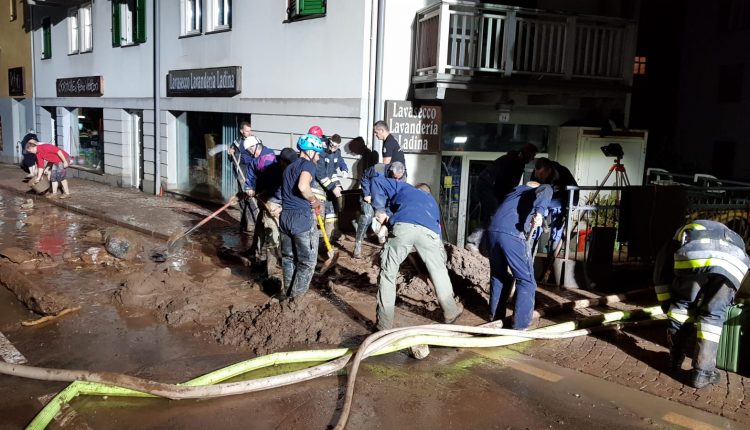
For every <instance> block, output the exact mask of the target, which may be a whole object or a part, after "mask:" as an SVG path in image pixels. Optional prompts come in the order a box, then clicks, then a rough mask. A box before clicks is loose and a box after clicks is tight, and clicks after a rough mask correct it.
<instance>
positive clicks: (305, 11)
mask: <svg viewBox="0 0 750 430" xmlns="http://www.w3.org/2000/svg"><path fill="white" fill-rule="evenodd" d="M286 14H287V16H288V17H289V20H290V21H293V20H299V19H303V18H317V17H320V16H324V15H325V14H326V0H289V3H288V7H287V9H286Z"/></svg>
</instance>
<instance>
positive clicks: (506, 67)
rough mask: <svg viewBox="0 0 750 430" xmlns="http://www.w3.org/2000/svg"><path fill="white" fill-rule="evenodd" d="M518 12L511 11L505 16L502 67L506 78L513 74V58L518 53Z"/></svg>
mask: <svg viewBox="0 0 750 430" xmlns="http://www.w3.org/2000/svg"><path fill="white" fill-rule="evenodd" d="M517 23H518V20H517V19H516V11H514V10H510V11H508V12H507V13H506V14H505V25H504V26H503V31H504V32H505V33H504V34H503V54H502V55H503V58H502V62H501V66H500V67H502V69H503V75H504V76H510V75H511V74H512V73H513V57H514V56H515V52H516V24H517Z"/></svg>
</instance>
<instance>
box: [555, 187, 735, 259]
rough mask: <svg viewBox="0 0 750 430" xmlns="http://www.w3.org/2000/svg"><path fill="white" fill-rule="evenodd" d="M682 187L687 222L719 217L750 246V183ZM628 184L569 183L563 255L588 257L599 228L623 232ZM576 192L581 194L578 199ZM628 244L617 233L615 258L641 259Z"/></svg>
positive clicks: (613, 251)
mask: <svg viewBox="0 0 750 430" xmlns="http://www.w3.org/2000/svg"><path fill="white" fill-rule="evenodd" d="M725 182H726V181H725ZM735 184H740V183H735ZM681 187H684V191H685V195H686V200H687V205H686V207H685V208H684V211H683V214H682V217H683V221H684V222H689V221H692V220H696V219H710V220H714V221H719V222H721V223H723V224H725V225H727V226H728V227H729V228H731V229H732V230H734V231H735V232H736V233H738V234H739V235H740V236H742V238H743V239H744V240H745V246H746V248H747V249H750V186H748V185H747V184H745V185H744V186H739V185H736V186H728V187H717V186H709V187H706V186H703V187H701V186H693V185H681ZM625 188H626V187H568V207H569V210H568V214H567V220H566V234H565V236H564V238H563V242H562V250H564V251H563V252H561V253H560V254H561V256H564V258H565V259H566V260H567V259H572V260H577V261H588V254H589V252H590V245H591V233H592V231H593V230H594V229H595V228H598V227H604V228H611V229H613V230H614V232H615V233H616V234H617V233H619V231H618V227H619V221H620V209H621V206H620V197H621V193H622V192H623V191H624V190H625ZM574 196H579V198H578V202H577V203H576V199H574ZM627 247H628V243H627V241H621V240H620V238H619V234H618V235H617V236H615V241H614V244H613V248H612V249H611V252H612V257H613V261H614V262H627V261H634V260H637V258H633V257H629V256H628V253H627Z"/></svg>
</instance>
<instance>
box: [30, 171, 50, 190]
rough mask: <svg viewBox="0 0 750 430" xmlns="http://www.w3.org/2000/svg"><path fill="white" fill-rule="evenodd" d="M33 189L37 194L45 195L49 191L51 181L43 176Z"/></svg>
mask: <svg viewBox="0 0 750 430" xmlns="http://www.w3.org/2000/svg"><path fill="white" fill-rule="evenodd" d="M31 189H32V190H34V192H36V193H37V194H44V193H46V192H47V190H48V189H49V180H48V179H47V177H46V176H44V175H42V179H40V180H39V182H37V183H36V184H34V185H32V186H31Z"/></svg>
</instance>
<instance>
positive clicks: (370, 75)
mask: <svg viewBox="0 0 750 430" xmlns="http://www.w3.org/2000/svg"><path fill="white" fill-rule="evenodd" d="M377 4H378V3H377V1H375V0H370V61H369V63H368V66H367V68H368V71H367V123H365V124H364V127H363V131H362V136H363V137H364V136H366V135H367V131H368V130H369V129H370V127H372V124H373V123H374V122H375V96H374V94H375V61H376V55H375V54H376V53H377V49H376V48H377V47H376V40H377V34H376V31H375V28H376V26H377V20H378V8H377ZM371 137H372V135H371ZM365 140H366V141H368V140H369V139H365Z"/></svg>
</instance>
